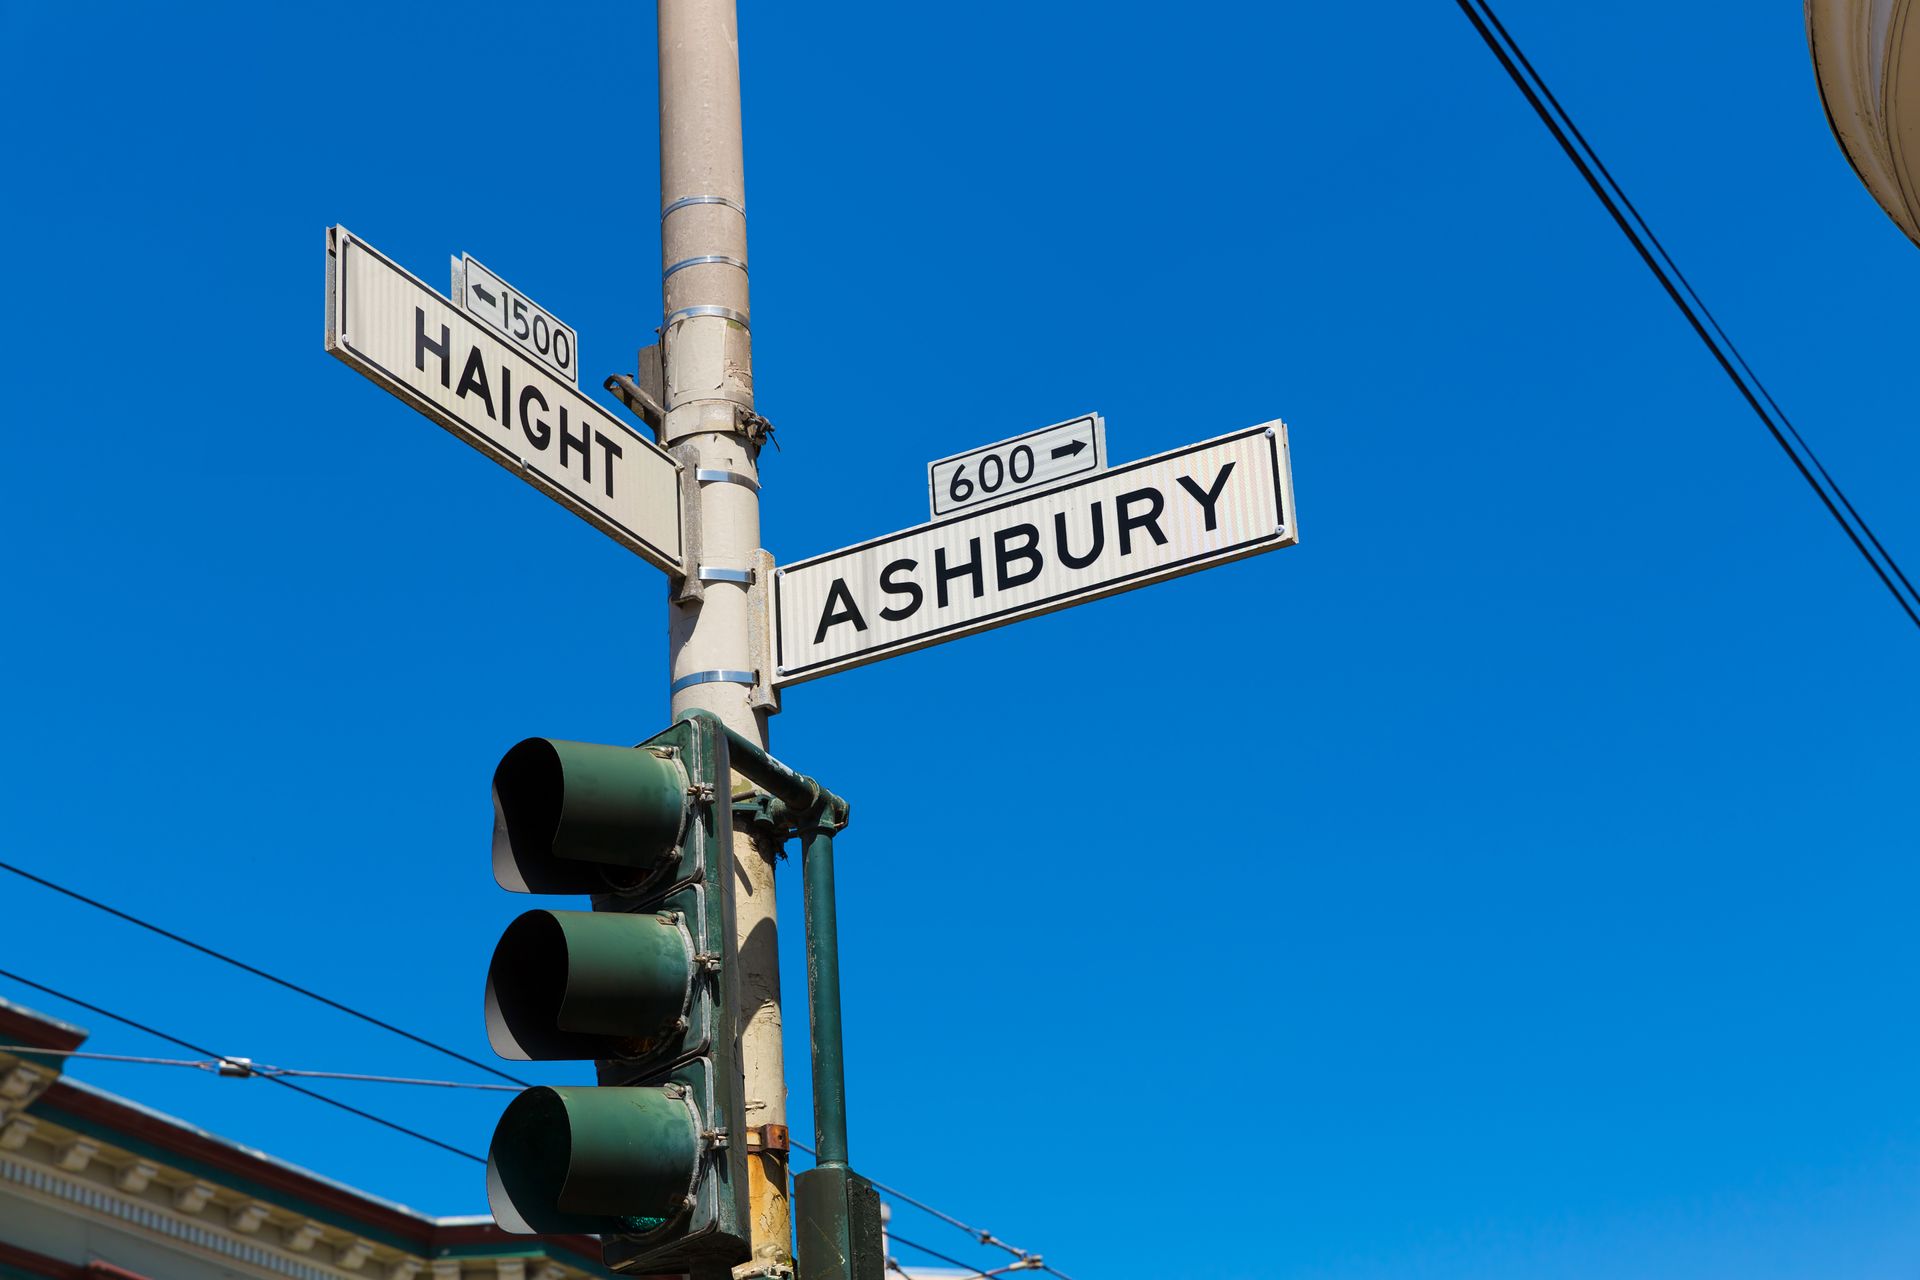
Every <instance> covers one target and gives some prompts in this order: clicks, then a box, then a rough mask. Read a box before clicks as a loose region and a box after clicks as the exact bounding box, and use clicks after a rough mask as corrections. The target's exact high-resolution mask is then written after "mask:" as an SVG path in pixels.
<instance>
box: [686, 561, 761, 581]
mask: <svg viewBox="0 0 1920 1280" xmlns="http://www.w3.org/2000/svg"><path fill="white" fill-rule="evenodd" d="M697 576H698V577H699V579H700V581H702V582H738V583H740V584H741V585H742V586H746V585H748V584H750V583H752V581H753V570H751V569H722V568H719V567H718V566H716V565H707V564H703V565H701V566H700V572H699V574H698V575H697Z"/></svg>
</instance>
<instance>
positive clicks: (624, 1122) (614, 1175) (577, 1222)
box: [487, 1085, 700, 1235]
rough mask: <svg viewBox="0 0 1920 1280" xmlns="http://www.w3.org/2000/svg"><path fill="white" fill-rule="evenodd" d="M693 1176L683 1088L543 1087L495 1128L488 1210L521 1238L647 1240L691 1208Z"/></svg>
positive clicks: (694, 1152) (696, 1136) (695, 1137)
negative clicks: (563, 1236)
mask: <svg viewBox="0 0 1920 1280" xmlns="http://www.w3.org/2000/svg"><path fill="white" fill-rule="evenodd" d="M699 1170H700V1129H699V1121H698V1117H697V1113H696V1112H695V1110H694V1108H693V1106H692V1105H691V1104H690V1103H689V1102H688V1100H687V1098H686V1096H685V1092H684V1087H683V1086H678V1085H665V1086H653V1087H643V1088H569V1087H560V1088H552V1087H547V1086H539V1087H536V1088H532V1089H528V1090H527V1091H526V1092H524V1093H522V1094H521V1095H520V1096H519V1097H517V1098H515V1099H514V1100H513V1101H512V1102H511V1103H510V1104H508V1106H507V1109H506V1112H505V1113H504V1114H502V1115H501V1117H500V1123H499V1124H498V1125H497V1126H496V1127H495V1128H494V1131H493V1145H492V1147H491V1148H490V1149H489V1152H488V1155H487V1202H488V1205H489V1206H490V1207H491V1208H492V1210H493V1216H494V1218H495V1220H496V1221H498V1222H499V1224H500V1226H501V1227H502V1228H503V1229H505V1230H507V1231H511V1232H514V1233H515V1234H518V1235H554V1234H568V1233H584V1234H589V1235H593V1234H603V1233H616V1232H617V1233H627V1234H645V1233H646V1232H648V1231H652V1230H657V1229H659V1228H660V1227H662V1226H665V1225H666V1224H667V1223H669V1222H671V1221H673V1220H674V1219H676V1218H679V1217H681V1216H683V1215H684V1214H685V1213H686V1212H687V1211H688V1210H689V1209H690V1208H691V1207H692V1204H693V1194H694V1183H695V1179H696V1178H697V1176H698V1174H699Z"/></svg>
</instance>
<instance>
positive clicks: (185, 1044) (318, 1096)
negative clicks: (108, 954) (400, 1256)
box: [0, 969, 487, 1164]
mask: <svg viewBox="0 0 1920 1280" xmlns="http://www.w3.org/2000/svg"><path fill="white" fill-rule="evenodd" d="M0 978H6V979H8V980H10V981H13V982H17V983H19V984H20V985H21V986H24V987H32V988H33V989H34V990H35V991H44V992H45V993H46V994H48V995H50V996H52V997H54V998H55V999H56V1000H65V1001H66V1002H67V1003H68V1004H71V1005H77V1006H78V1007H80V1008H82V1009H85V1010H87V1011H88V1012H89V1013H97V1014H99V1015H100V1016H101V1017H103V1018H111V1019H113V1020H114V1021H115V1022H118V1023H120V1024H122V1025H123V1026H128V1027H132V1028H133V1029H134V1030H135V1031H144V1032H145V1033H146V1034H148V1035H150V1036H155V1037H157V1038H159V1039H161V1040H165V1041H167V1042H168V1043H169V1044H176V1045H179V1046H180V1047H181V1048H182V1049H185V1050H187V1051H188V1052H189V1053H198V1054H201V1055H203V1056H205V1057H209V1058H217V1059H219V1060H220V1061H222V1062H229V1063H240V1062H244V1061H245V1059H235V1058H226V1057H223V1056H222V1055H220V1054H217V1053H215V1052H214V1051H213V1050H211V1049H205V1048H202V1047H201V1046H199V1045H197V1044H194V1043H193V1042H192V1041H191V1040H182V1039H181V1038H180V1037H179V1036H176V1035H171V1034H169V1033H168V1032H165V1031H162V1030H160V1029H159V1028H157V1027H150V1026H148V1025H147V1024H146V1023H144V1022H136V1021H134V1020H133V1019H132V1018H129V1017H126V1016H124V1015H122V1014H118V1013H115V1012H113V1010H111V1009H103V1008H101V1007H100V1006H99V1005H97V1004H92V1003H90V1002H88V1001H85V1000H82V999H81V998H80V997H78V996H72V995H68V994H67V993H66V992H64V991H59V990H56V989H55V988H53V987H49V986H47V985H46V984H45V983H43V982H35V981H34V980H33V979H32V978H26V977H22V976H21V975H19V974H17V973H13V972H10V971H9V970H6V969H0ZM262 1078H263V1079H266V1080H270V1081H272V1082H273V1083H274V1084H277V1085H279V1086H280V1087H282V1088H284V1089H291V1090H293V1091H294V1092H295V1093H299V1094H304V1095H306V1096H307V1097H309V1098H313V1099H315V1100H316V1101H319V1102H324V1103H326V1104H327V1105H328V1106H330V1107H337V1108H339V1109H340V1110H342V1111H345V1112H347V1113H348V1114H350V1115H356V1116H359V1117H360V1118H361V1119H362V1120H371V1121H373V1123H375V1124H377V1125H381V1126H383V1127H385V1128H388V1129H391V1130H393V1131H394V1132H395V1133H404V1134H405V1135H407V1136H408V1137H409V1138H418V1139H419V1140H420V1141H422V1142H426V1143H431V1144H432V1145H434V1146H436V1147H439V1148H440V1149H441V1150H442V1151H449V1152H452V1153H453V1154H454V1155H456V1156H461V1157H463V1158H465V1159H468V1160H472V1161H474V1162H475V1163H477V1164H485V1163H486V1162H487V1160H486V1157H485V1156H477V1155H475V1154H473V1152H471V1151H462V1150H461V1149H460V1148H459V1147H456V1146H454V1145H452V1144H451V1143H447V1142H442V1141H440V1139H438V1138H435V1137H431V1136H430V1135H428V1134H424V1133H421V1132H420V1131H419V1130H418V1129H409V1128H408V1127H407V1126H406V1125H403V1124H398V1123H395V1122H394V1121H392V1120H389V1119H387V1118H386V1117H385V1116H377V1115H375V1114H374V1113H373V1112H371V1111H365V1110H362V1109H361V1108H359V1107H356V1106H352V1105H350V1104H348V1103H345V1102H342V1101H340V1100H339V1099H338V1098H330V1097H328V1096H327V1095H326V1094H324V1093H318V1092H316V1091H314V1090H312V1089H308V1088H305V1087H303V1086H301V1085H297V1084H295V1083H294V1082H293V1081H291V1080H287V1079H284V1078H282V1077H280V1076H264V1077H262Z"/></svg>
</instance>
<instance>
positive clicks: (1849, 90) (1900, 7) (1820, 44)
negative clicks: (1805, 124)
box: [1806, 0, 1920, 244]
mask: <svg viewBox="0 0 1920 1280" xmlns="http://www.w3.org/2000/svg"><path fill="white" fill-rule="evenodd" d="M1913 10H1914V4H1913V0H1806V14H1807V45H1808V48H1809V49H1810V50H1811V52H1812V54H1813V70H1814V76H1815V78H1816V79H1817V80H1818V82H1819V85H1820V98H1821V101H1822V102H1823V103H1824V104H1825V106H1826V109H1827V123H1828V124H1829V125H1831V126H1832V128H1833V135H1834V137H1835V138H1837V139H1838V140H1839V142H1840V149H1841V150H1842V151H1844V152H1845V153H1846V157H1847V160H1848V161H1849V162H1850V163H1851V164H1852V165H1853V168H1854V172H1856V173H1858V174H1859V175H1860V180H1861V181H1862V182H1863V183H1865V184H1866V187H1867V190H1868V191H1870V192H1872V193H1873V198H1874V199H1875V200H1877V201H1879V202H1880V207H1881V208H1883V209H1885V210H1886V211H1887V215H1888V216H1889V217H1891V218H1892V219H1893V220H1894V221H1895V222H1896V223H1898V224H1899V226H1900V229H1901V230H1902V231H1905V232H1906V233H1907V236H1908V238H1909V239H1911V240H1913V241H1914V242H1915V243H1916V244H1920V180H1917V179H1920V19H1916V18H1915V16H1914V12H1913Z"/></svg>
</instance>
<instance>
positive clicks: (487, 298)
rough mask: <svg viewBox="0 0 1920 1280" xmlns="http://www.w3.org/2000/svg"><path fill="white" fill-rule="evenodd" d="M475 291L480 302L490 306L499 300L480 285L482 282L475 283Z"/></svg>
mask: <svg viewBox="0 0 1920 1280" xmlns="http://www.w3.org/2000/svg"><path fill="white" fill-rule="evenodd" d="M473 291H474V292H475V293H477V294H479V295H480V301H482V302H484V303H486V304H487V305H488V306H492V305H493V304H494V303H495V302H496V301H498V299H496V298H495V297H494V296H493V295H492V294H491V293H488V292H487V291H486V289H484V288H482V287H481V285H480V282H479V281H477V280H476V281H474V285H473Z"/></svg>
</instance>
